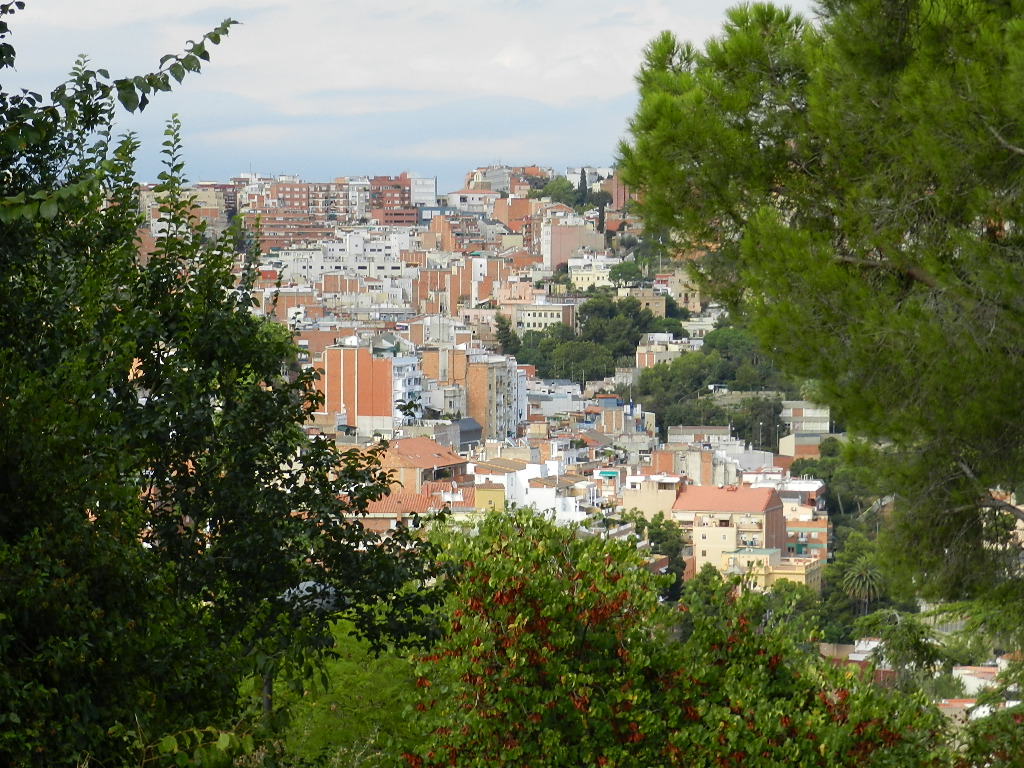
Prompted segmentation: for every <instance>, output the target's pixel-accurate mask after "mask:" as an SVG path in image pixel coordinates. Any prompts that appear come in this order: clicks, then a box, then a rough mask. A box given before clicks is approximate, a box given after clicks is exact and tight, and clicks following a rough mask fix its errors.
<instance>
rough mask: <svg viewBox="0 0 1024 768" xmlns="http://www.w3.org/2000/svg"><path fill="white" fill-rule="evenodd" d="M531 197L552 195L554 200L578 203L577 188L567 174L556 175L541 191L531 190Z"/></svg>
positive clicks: (571, 204)
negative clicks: (566, 176)
mask: <svg viewBox="0 0 1024 768" xmlns="http://www.w3.org/2000/svg"><path fill="white" fill-rule="evenodd" d="M530 197H550V198H551V200H552V202H555V203H562V204H564V205H568V206H574V205H576V188H575V187H574V186H573V185H572V182H571V181H569V180H568V179H567V178H565V176H556V177H555V178H553V179H552V180H551V181H549V182H548V183H547V184H545V185H544V187H543V188H542V189H540V190H539V191H537V190H530Z"/></svg>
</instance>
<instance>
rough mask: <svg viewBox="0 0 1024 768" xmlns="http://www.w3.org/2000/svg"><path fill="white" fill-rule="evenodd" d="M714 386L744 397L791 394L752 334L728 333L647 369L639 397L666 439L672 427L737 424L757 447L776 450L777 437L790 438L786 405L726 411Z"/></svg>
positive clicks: (743, 405)
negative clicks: (784, 414) (776, 391)
mask: <svg viewBox="0 0 1024 768" xmlns="http://www.w3.org/2000/svg"><path fill="white" fill-rule="evenodd" d="M709 340H710V343H708V341H709ZM711 385H718V386H724V387H726V388H728V389H736V390H742V391H759V390H764V389H772V388H775V387H778V388H780V389H782V390H783V391H785V390H787V389H788V387H787V386H786V385H787V381H786V380H785V379H784V378H783V377H782V375H781V374H780V373H779V372H778V371H777V370H775V368H773V367H772V365H771V363H770V361H769V360H768V359H767V358H766V357H764V356H763V355H762V354H761V353H760V352H759V351H758V350H757V348H756V346H755V345H754V343H753V340H752V338H751V336H750V334H749V333H748V332H746V331H744V330H742V329H738V328H734V327H725V328H722V329H718V330H714V331H711V332H709V333H708V334H706V335H705V342H704V345H703V346H702V347H701V349H700V350H699V351H697V352H692V353H687V354H683V355H681V356H680V357H678V358H676V359H675V360H673V361H672V362H670V363H659V364H657V365H655V366H653V367H651V368H646V369H644V370H643V371H642V372H641V373H640V381H639V386H638V387H637V388H636V396H637V399H639V400H641V401H642V402H643V403H644V406H645V407H646V408H647V409H649V410H651V411H654V413H655V414H657V419H658V428H659V430H660V431H661V433H662V435H664V434H665V433H666V431H667V428H668V426H669V425H677V424H689V425H717V426H725V425H727V424H732V425H733V426H734V427H735V428H736V434H737V436H738V437H740V438H741V439H743V440H744V441H746V442H749V443H751V444H752V445H754V446H755V447H759V448H775V447H777V444H776V437H782V436H783V435H785V434H786V432H785V425H784V424H783V423H782V421H781V418H780V416H781V413H782V403H781V401H779V400H777V399H774V398H770V399H769V398H762V397H753V398H747V399H744V400H743V401H742V402H740V403H738V404H734V405H731V406H728V407H726V406H723V405H720V404H719V403H718V402H716V401H715V399H714V397H713V396H712V394H711V392H710V390H709V387H710V386H711Z"/></svg>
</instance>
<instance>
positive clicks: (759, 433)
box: [757, 421, 764, 450]
mask: <svg viewBox="0 0 1024 768" xmlns="http://www.w3.org/2000/svg"><path fill="white" fill-rule="evenodd" d="M763 426H764V422H763V421H759V422H757V447H758V450H760V449H761V446H762V445H763V443H762V442H761V427H763Z"/></svg>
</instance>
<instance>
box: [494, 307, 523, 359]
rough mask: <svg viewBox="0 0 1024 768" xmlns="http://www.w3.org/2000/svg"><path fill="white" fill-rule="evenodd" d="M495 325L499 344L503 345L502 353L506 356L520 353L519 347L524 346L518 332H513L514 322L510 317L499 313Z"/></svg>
mask: <svg viewBox="0 0 1024 768" xmlns="http://www.w3.org/2000/svg"><path fill="white" fill-rule="evenodd" d="M494 325H495V327H496V329H497V330H496V333H497V337H498V344H500V345H501V351H502V353H503V354H506V355H514V354H516V352H518V351H519V347H520V346H522V342H521V341H520V340H519V336H518V335H517V334H516V332H515V331H514V330H512V321H511V320H510V319H509V317H508V315H503V314H501V312H498V313H497V314H496V315H495V316H494Z"/></svg>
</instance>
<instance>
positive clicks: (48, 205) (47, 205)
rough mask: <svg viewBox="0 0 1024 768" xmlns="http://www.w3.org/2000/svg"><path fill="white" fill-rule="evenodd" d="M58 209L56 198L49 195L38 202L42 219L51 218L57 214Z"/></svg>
mask: <svg viewBox="0 0 1024 768" xmlns="http://www.w3.org/2000/svg"><path fill="white" fill-rule="evenodd" d="M59 209H60V208H59V206H58V205H57V201H56V199H54V198H52V197H51V198H49V199H48V200H44V201H43V202H42V203H41V204H40V206H39V213H40V215H42V217H43V218H44V219H52V218H54V217H55V216H56V215H57V212H58V210H59Z"/></svg>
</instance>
